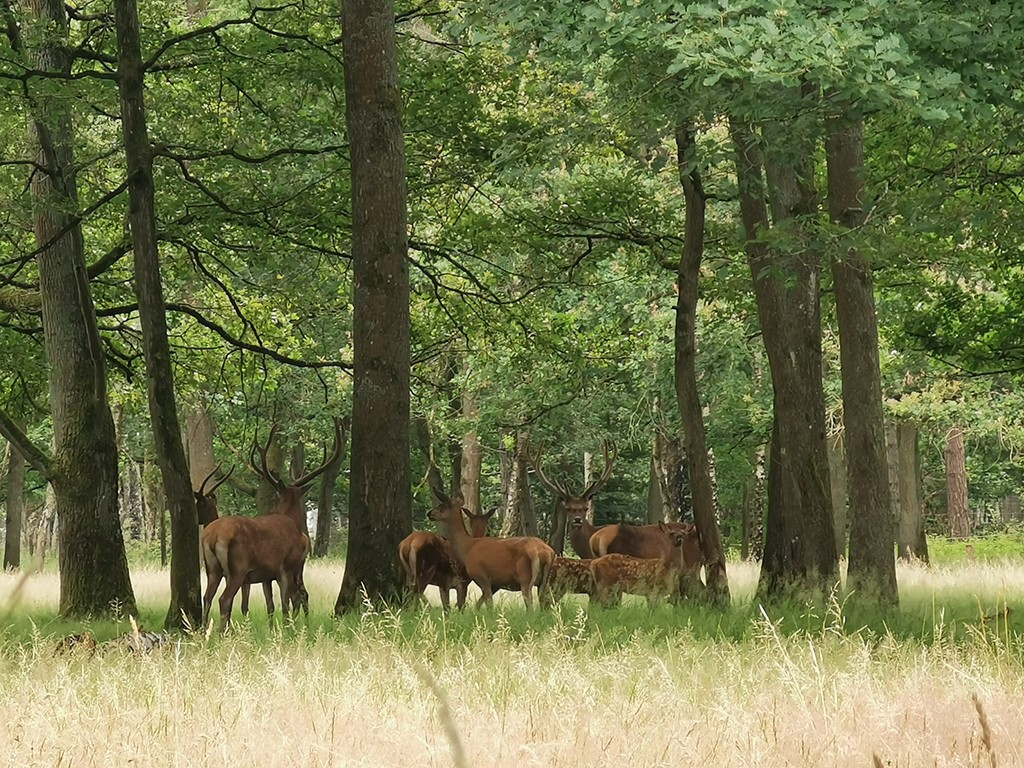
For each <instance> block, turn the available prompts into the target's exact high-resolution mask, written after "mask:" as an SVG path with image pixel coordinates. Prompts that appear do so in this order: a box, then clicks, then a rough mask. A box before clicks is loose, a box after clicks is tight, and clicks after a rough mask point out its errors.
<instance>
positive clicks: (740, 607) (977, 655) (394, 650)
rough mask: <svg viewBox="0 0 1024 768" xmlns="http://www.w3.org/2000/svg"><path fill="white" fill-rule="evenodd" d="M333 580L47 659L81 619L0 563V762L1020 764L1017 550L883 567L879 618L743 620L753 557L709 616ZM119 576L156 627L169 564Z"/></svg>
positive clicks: (117, 626)
mask: <svg viewBox="0 0 1024 768" xmlns="http://www.w3.org/2000/svg"><path fill="white" fill-rule="evenodd" d="M341 576H342V566H341V564H340V563H337V562H326V563H325V562H311V563H310V564H309V565H308V566H307V570H306V582H307V586H308V587H309V589H310V598H311V608H312V615H311V617H310V619H309V621H308V622H306V621H304V620H299V621H298V622H296V623H290V624H287V625H282V622H280V621H277V622H275V624H274V625H272V626H271V625H268V622H267V617H266V613H265V610H264V608H263V606H262V602H263V601H262V595H260V594H259V592H258V590H257V591H255V592H254V593H253V604H254V609H253V611H252V612H251V617H250V619H249V620H248V621H246V622H241V621H236V623H235V625H234V627H233V630H232V631H231V633H230V634H229V635H227V636H226V637H221V636H219V635H216V634H214V635H212V636H205V635H202V634H196V635H190V636H185V637H182V638H181V639H180V640H178V641H176V642H173V643H171V644H169V645H166V646H163V647H161V648H158V649H156V650H155V651H153V652H151V653H149V654H143V655H132V654H131V653H129V652H127V651H126V650H123V649H122V648H118V647H115V646H114V645H110V646H106V647H105V646H104V644H102V643H101V644H100V646H99V648H98V649H97V651H96V653H95V654H90V653H88V652H85V651H74V652H69V653H55V649H56V647H57V641H58V639H59V638H61V637H63V636H65V635H67V634H68V633H72V632H79V631H81V630H82V629H83V626H82V625H81V624H71V623H66V622H62V621H59V620H56V619H55V618H54V616H55V614H56V607H57V602H58V581H57V577H56V575H55V574H52V573H48V572H42V573H39V574H36V575H34V576H31V577H29V578H28V579H27V580H26V581H25V582H24V583H21V584H19V582H18V579H19V577H18V576H16V575H9V574H8V575H0V619H2V620H3V626H2V629H0V722H3V723H6V724H7V725H6V726H5V727H2V726H0V758H2V764H3V765H10V766H18V765H23V766H37V765H38V766H43V765H45V766H111V765H138V766H209V765H228V764H231V765H243V766H290V765H296V766H306V767H310V766H397V765H402V766H408V765H415V766H417V767H418V768H426V767H427V766H451V765H458V766H462V765H464V766H486V767H487V768H490V767H492V766H494V767H498V766H511V767H514V768H525V767H526V766H552V767H553V766H566V767H568V766H612V765H614V766H680V765H692V764H697V765H702V766H873V765H874V766H997V765H1001V766H1013V765H1024V728H1022V727H1021V723H1022V722H1024V668H1022V661H1024V643H1022V639H1021V638H1022V637H1024V560H1021V559H1008V558H1002V559H976V560H974V561H966V560H959V561H949V562H947V563H946V564H939V565H936V566H932V567H931V568H925V567H922V566H901V567H900V572H899V580H900V585H901V598H902V602H901V607H900V609H899V610H898V611H888V612H883V611H881V610H879V609H877V608H871V607H870V606H863V605H859V606H857V607H855V606H854V604H853V603H852V602H842V601H840V600H838V599H833V600H831V601H828V602H826V603H823V604H820V605H813V604H799V603H792V604H789V605H786V606H781V607H775V608H772V609H770V610H763V609H762V608H761V607H760V606H759V605H757V604H756V602H755V601H754V599H753V592H754V588H755V586H756V580H757V568H756V566H755V565H752V564H745V563H731V564H730V584H731V587H732V593H733V606H732V608H731V609H730V610H727V611H724V612H715V611H711V610H709V609H705V608H701V607H696V606H681V607H673V606H669V605H659V606H656V607H654V608H649V607H647V605H646V604H645V603H644V602H642V601H632V602H627V603H626V604H625V605H624V606H623V607H622V608H621V609H616V610H608V611H604V610H600V609H596V608H595V609H590V608H589V606H588V605H587V603H586V598H582V599H580V600H577V601H573V600H571V599H566V600H565V601H564V602H563V603H562V604H561V606H559V608H558V610H557V611H550V612H544V611H541V612H538V613H536V614H534V615H532V616H530V615H527V614H526V612H525V611H524V609H523V607H522V602H521V598H520V597H519V596H518V595H515V594H504V595H503V596H502V599H500V600H499V601H498V605H497V606H496V608H495V609H494V610H491V611H486V610H485V611H477V610H475V609H473V608H470V609H467V610H466V611H465V612H464V613H462V614H454V615H451V616H445V615H443V614H442V613H441V611H440V609H439V608H438V607H437V606H436V597H435V598H434V602H435V605H434V606H432V607H428V608H426V609H424V610H419V611H412V610H406V611H401V612H390V611H373V610H366V611H365V612H363V613H361V614H355V615H351V616H349V617H347V618H345V619H344V620H336V619H334V618H332V616H331V613H332V607H333V604H334V598H335V596H336V594H337V590H338V587H339V585H340V583H341ZM133 581H134V585H135V590H136V596H137V598H138V601H139V604H140V613H141V620H142V622H143V625H144V626H148V627H150V628H153V629H156V628H159V626H160V624H161V622H162V618H163V612H164V610H165V606H166V593H167V575H166V573H165V572H162V571H160V570H159V569H158V568H154V567H152V566H148V567H141V566H137V567H135V568H134V569H133ZM15 592H17V593H18V595H17V599H16V602H14V603H13V604H12V599H11V595H12V594H13V593H15ZM431 593H432V594H436V590H434V589H433V588H431ZM215 610H216V609H215ZM237 611H238V607H237V601H236V617H237V615H238V614H237ZM89 628H90V629H91V631H93V632H94V633H95V635H96V637H97V639H98V640H104V639H108V638H111V637H113V636H114V635H116V634H118V633H122V632H125V631H128V629H129V626H128V624H127V623H126V622H120V623H115V622H110V623H102V624H99V623H97V624H96V625H94V626H92V627H89Z"/></svg>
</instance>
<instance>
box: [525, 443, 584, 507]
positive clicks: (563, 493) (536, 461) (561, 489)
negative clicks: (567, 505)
mask: <svg viewBox="0 0 1024 768" xmlns="http://www.w3.org/2000/svg"><path fill="white" fill-rule="evenodd" d="M543 454H544V446H542V445H539V446H537V451H536V453H533V452H531V451H530V446H529V444H527V445H526V457H527V458H528V459H529V460H530V464H532V465H533V470H534V471H535V472H536V473H537V477H538V478H539V479H540V481H541V483H542V484H543V485H544V487H545V488H547V489H548V490H549V491H551V492H552V493H553V494H555V496H557V497H558V498H560V499H561V500H562V501H568V500H569V499H571V498H572V497H573V495H572V493H571V492H570V491H569V489H568V488H567V487H566V486H564V485H562V484H561V483H556V482H553V481H552V480H549V479H548V476H547V475H545V474H544V470H543V469H541V464H540V460H541V457H542V456H543Z"/></svg>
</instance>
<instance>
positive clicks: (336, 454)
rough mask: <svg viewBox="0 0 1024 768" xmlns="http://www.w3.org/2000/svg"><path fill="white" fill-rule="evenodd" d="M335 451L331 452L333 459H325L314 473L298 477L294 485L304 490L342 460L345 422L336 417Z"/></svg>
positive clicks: (293, 482)
mask: <svg viewBox="0 0 1024 768" xmlns="http://www.w3.org/2000/svg"><path fill="white" fill-rule="evenodd" d="M332 418H333V419H334V450H333V451H332V452H331V457H330V458H329V459H325V460H324V462H323V463H322V464H321V465H320V466H319V467H317V468H316V469H314V470H313V471H312V472H307V473H306V474H304V475H303V476H302V477H297V478H295V480H293V481H292V485H294V486H296V487H299V488H302V487H304V486H307V485H309V484H310V483H312V482H313V481H314V480H316V479H317V478H318V477H320V475H322V474H323V473H324V472H325V471H326V469H327V468H328V467H329V466H331V465H332V464H334V462H336V461H337V460H338V459H340V458H341V452H342V450H343V449H344V447H345V440H344V438H343V437H342V433H343V432H344V431H345V427H344V420H343V419H341V418H339V417H337V416H334V417H332Z"/></svg>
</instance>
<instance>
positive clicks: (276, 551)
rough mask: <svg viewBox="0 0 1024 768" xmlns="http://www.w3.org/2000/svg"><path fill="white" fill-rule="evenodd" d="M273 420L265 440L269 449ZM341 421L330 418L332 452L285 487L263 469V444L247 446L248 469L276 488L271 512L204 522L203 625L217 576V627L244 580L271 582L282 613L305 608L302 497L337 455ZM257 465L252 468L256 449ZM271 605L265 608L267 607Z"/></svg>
mask: <svg viewBox="0 0 1024 768" xmlns="http://www.w3.org/2000/svg"><path fill="white" fill-rule="evenodd" d="M276 431H277V425H276V424H275V425H274V426H273V427H272V428H271V431H270V438H269V439H268V440H267V446H268V447H269V445H270V442H271V440H272V439H273V436H274V433H275V432H276ZM342 446H343V439H342V422H341V419H339V418H337V417H335V418H334V451H333V452H332V455H331V457H330V458H329V459H325V460H324V462H323V463H322V464H321V465H320V466H319V467H318V468H317V469H315V470H313V471H312V472H307V473H306V474H304V475H302V476H301V477H299V478H296V479H295V480H293V481H292V483H291V484H290V485H286V484H285V483H284V482H283V481H282V480H281V479H280V478H279V477H278V476H277V474H276V473H274V472H273V471H271V470H270V469H269V468H268V467H267V448H259V446H258V445H257V444H255V443H254V445H253V452H252V454H251V457H252V458H253V462H252V463H253V469H254V470H255V471H256V472H257V473H259V474H261V475H263V477H264V478H266V479H267V481H268V482H270V483H271V485H273V486H274V489H275V490H276V491H277V506H276V507H275V508H274V512H273V513H271V514H269V515H263V516H261V517H240V516H232V517H221V518H219V519H217V520H214V521H213V522H212V523H210V524H209V525H207V526H206V528H205V529H204V530H203V534H202V537H201V543H202V547H201V549H202V554H203V562H204V563H205V565H206V579H207V581H206V592H205V593H204V594H203V624H204V625H205V624H206V623H207V622H208V621H209V618H210V607H211V605H212V603H213V597H214V595H215V594H216V593H217V588H218V587H219V586H220V582H221V579H225V580H226V582H227V583H226V585H225V587H224V592H223V593H222V594H221V597H220V615H221V628H222V629H227V626H228V624H229V623H230V621H231V609H232V606H233V603H234V599H235V594H236V593H237V592H238V590H239V589H240V588H241V587H242V585H243V584H245V583H246V582H248V583H250V584H256V583H264V584H268V583H269V582H271V581H277V582H278V585H279V586H280V588H281V610H282V613H284V614H285V615H286V616H287V614H288V609H289V606H290V605H296V604H298V605H300V606H303V607H305V608H306V610H307V611H308V595H307V594H306V590H305V587H304V585H303V581H302V569H303V566H304V565H305V562H306V557H307V556H308V554H309V537H308V536H306V534H305V533H304V532H303V531H304V530H305V528H306V520H305V516H306V513H305V508H304V507H303V503H302V497H303V495H304V494H305V493H306V491H307V490H309V487H310V485H311V484H312V482H313V480H315V479H316V478H317V477H319V476H320V474H321V473H323V472H324V470H326V469H327V467H328V466H330V464H331V463H333V462H335V461H337V460H338V458H339V457H340V456H341V450H342ZM257 450H258V451H259V453H260V459H261V461H260V466H259V467H256V466H255V454H256V451H257ZM270 609H271V606H268V610H270Z"/></svg>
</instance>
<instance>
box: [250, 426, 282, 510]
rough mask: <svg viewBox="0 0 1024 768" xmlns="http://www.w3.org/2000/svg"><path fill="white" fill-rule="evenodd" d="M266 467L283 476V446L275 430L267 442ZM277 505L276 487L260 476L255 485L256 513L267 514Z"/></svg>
mask: <svg viewBox="0 0 1024 768" xmlns="http://www.w3.org/2000/svg"><path fill="white" fill-rule="evenodd" d="M267 468H268V469H270V470H271V471H272V472H273V473H274V474H276V475H277V476H278V477H284V448H282V447H281V436H280V435H279V434H278V433H277V432H275V433H274V434H272V435H271V436H270V440H269V442H268V443H267ZM275 507H277V489H276V488H274V486H273V485H271V484H270V481H269V480H267V479H266V478H265V477H260V478H259V480H258V481H257V485H256V514H257V515H269V514H271V513H272V512H273V511H274V508H275Z"/></svg>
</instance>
